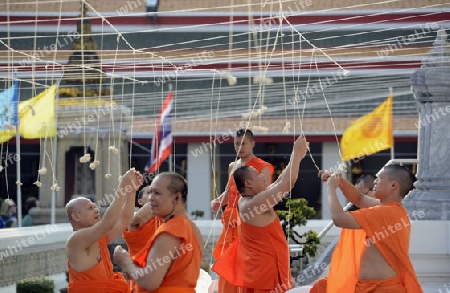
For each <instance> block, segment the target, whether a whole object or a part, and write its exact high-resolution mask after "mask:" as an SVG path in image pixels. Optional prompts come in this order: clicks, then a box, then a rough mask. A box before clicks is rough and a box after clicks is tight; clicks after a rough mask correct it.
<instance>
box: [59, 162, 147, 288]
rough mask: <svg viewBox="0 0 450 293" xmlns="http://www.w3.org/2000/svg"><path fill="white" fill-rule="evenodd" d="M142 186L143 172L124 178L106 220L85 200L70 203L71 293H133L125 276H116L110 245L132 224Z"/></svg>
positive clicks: (107, 212)
mask: <svg viewBox="0 0 450 293" xmlns="http://www.w3.org/2000/svg"><path fill="white" fill-rule="evenodd" d="M142 182H143V179H142V175H141V174H140V173H139V172H137V171H135V170H134V169H131V170H129V171H128V172H127V173H126V174H125V175H124V176H123V177H122V179H121V181H120V183H119V187H118V189H117V191H116V194H115V196H114V198H113V200H112V202H111V204H110V206H109V207H108V209H107V210H106V212H105V214H104V217H103V219H100V213H99V211H98V208H97V207H96V206H95V205H94V204H93V203H92V202H91V201H90V200H89V199H87V198H85V197H79V198H76V199H72V200H71V201H69V202H68V203H67V205H66V212H67V215H68V217H69V221H70V223H71V224H72V227H73V230H74V232H73V233H72V235H71V236H70V237H69V239H68V240H67V242H66V255H67V265H68V268H69V286H68V291H69V292H70V293H78V292H82V293H86V292H94V293H97V292H98V293H100V292H113V293H122V292H129V286H128V284H127V283H126V281H125V279H124V278H123V276H122V275H121V274H118V273H113V266H112V263H111V259H110V255H109V251H108V243H111V242H112V241H113V240H114V239H116V238H117V236H119V235H120V233H121V232H122V231H123V230H125V228H126V227H127V226H128V224H129V223H130V221H131V218H132V217H133V212H134V201H135V196H136V191H137V190H138V189H139V186H141V184H142Z"/></svg>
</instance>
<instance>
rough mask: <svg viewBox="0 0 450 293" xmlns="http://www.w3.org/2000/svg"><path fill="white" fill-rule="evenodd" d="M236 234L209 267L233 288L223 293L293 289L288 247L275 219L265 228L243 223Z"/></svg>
mask: <svg viewBox="0 0 450 293" xmlns="http://www.w3.org/2000/svg"><path fill="white" fill-rule="evenodd" d="M238 231H239V237H238V238H237V240H236V241H235V242H233V244H232V245H231V246H230V247H229V249H228V250H227V251H225V252H224V254H223V255H222V256H221V257H220V258H219V259H218V260H217V261H216V263H215V264H214V265H213V267H212V269H213V271H215V272H216V273H217V274H218V275H219V276H220V277H221V278H223V279H225V280H226V281H227V282H229V283H230V284H232V285H234V286H235V287H234V289H233V291H226V293H233V292H246V293H247V292H255V293H256V292H270V291H271V290H274V291H272V292H279V293H282V292H286V291H288V290H289V289H290V288H291V287H292V276H291V271H290V263H289V248H288V244H287V242H286V238H285V235H284V233H283V230H282V228H281V224H280V221H279V220H278V218H275V219H274V221H273V222H272V223H271V224H269V225H267V226H265V227H257V226H253V225H250V224H247V223H245V222H243V221H242V222H240V223H239V225H238ZM244 288H245V289H244ZM242 289H244V290H242Z"/></svg>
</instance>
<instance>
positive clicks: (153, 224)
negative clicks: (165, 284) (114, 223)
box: [122, 217, 161, 293]
mask: <svg viewBox="0 0 450 293" xmlns="http://www.w3.org/2000/svg"><path fill="white" fill-rule="evenodd" d="M160 225H161V218H159V217H153V218H151V219H150V220H149V221H147V222H146V223H145V224H144V225H142V226H141V227H140V228H139V229H138V230H136V231H123V232H122V237H123V239H124V240H125V242H126V243H127V247H128V252H129V253H130V257H131V258H133V257H135V256H136V255H137V254H138V253H139V252H140V251H141V250H142V249H143V248H144V247H145V244H147V242H148V241H149V240H150V238H151V237H152V236H153V235H154V234H155V232H156V229H158V227H159V226H160ZM128 282H129V284H130V287H131V293H134V292H137V290H138V288H137V284H136V282H135V281H134V280H133V279H130V280H128Z"/></svg>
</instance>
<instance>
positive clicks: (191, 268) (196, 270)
mask: <svg viewBox="0 0 450 293" xmlns="http://www.w3.org/2000/svg"><path fill="white" fill-rule="evenodd" d="M161 233H168V234H170V235H173V236H175V237H177V238H180V239H181V246H180V248H179V249H178V250H177V252H176V253H175V255H168V257H170V258H176V260H175V261H174V262H173V264H172V266H171V267H170V269H169V271H168V272H167V274H166V276H165V277H164V280H163V281H162V283H161V285H160V288H158V289H157V290H156V291H154V292H155V293H156V292H158V293H161V292H169V291H167V290H169V289H168V288H172V289H171V290H172V291H170V292H192V293H194V292H195V287H196V285H197V279H198V276H199V274H200V263H201V259H202V253H201V248H200V244H199V243H198V241H197V238H196V236H195V232H194V230H193V229H192V227H191V224H190V222H189V221H188V220H187V219H185V218H183V217H178V216H176V217H173V218H172V219H170V220H168V221H167V222H166V223H162V224H161V225H160V226H159V227H158V229H157V230H156V232H155V234H154V235H153V237H151V238H150V239H149V241H148V242H147V244H146V245H145V246H144V248H143V249H142V251H141V252H139V253H138V254H137V255H136V257H134V263H135V264H136V265H137V266H139V267H141V268H143V270H144V271H143V272H145V270H146V269H147V271H148V270H150V271H152V270H154V269H157V267H158V262H157V261H155V260H150V261H148V260H147V256H148V254H149V252H150V249H151V248H152V246H153V243H154V242H155V240H156V238H157V237H158V236H159V235H160V234H161ZM138 287H139V286H138ZM174 288H177V290H184V291H176V290H175V289H174ZM164 290H166V291H164ZM189 290H190V291H189ZM137 292H148V291H146V290H145V289H144V288H142V287H139V290H138V291H137Z"/></svg>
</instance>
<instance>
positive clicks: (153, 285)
mask: <svg viewBox="0 0 450 293" xmlns="http://www.w3.org/2000/svg"><path fill="white" fill-rule="evenodd" d="M180 245H181V239H180V238H177V237H175V236H173V235H170V234H168V233H162V234H161V235H159V236H158V237H157V238H156V239H155V242H154V243H153V245H152V247H151V249H150V251H149V253H148V256H147V266H146V267H144V268H141V267H139V266H137V265H136V264H134V263H133V261H132V260H131V259H130V257H129V256H128V252H126V251H125V250H123V249H122V248H121V247H119V246H118V247H116V249H115V251H114V260H115V261H116V262H118V265H119V266H121V267H122V268H124V270H125V271H126V272H127V274H128V276H130V277H131V278H132V279H133V280H135V281H136V283H138V284H139V286H141V287H142V288H144V289H146V290H147V291H153V290H156V289H157V288H159V287H160V285H161V283H162V281H163V280H164V277H165V276H166V274H167V272H168V271H169V269H170V267H171V266H172V263H173V262H174V261H175V259H176V256H177V255H178V254H177V253H178V252H177V249H178V248H179V247H180Z"/></svg>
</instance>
